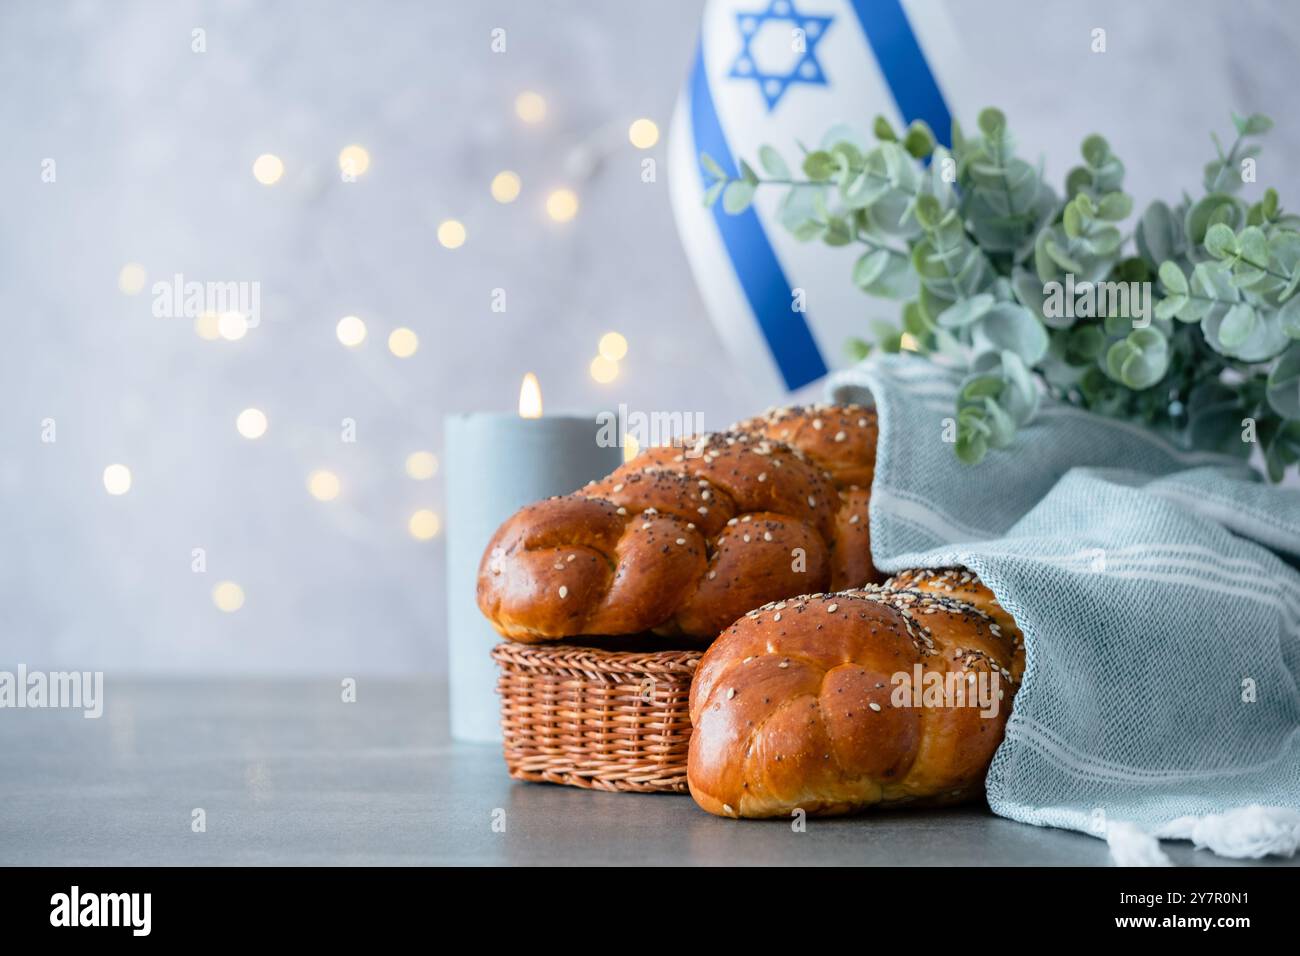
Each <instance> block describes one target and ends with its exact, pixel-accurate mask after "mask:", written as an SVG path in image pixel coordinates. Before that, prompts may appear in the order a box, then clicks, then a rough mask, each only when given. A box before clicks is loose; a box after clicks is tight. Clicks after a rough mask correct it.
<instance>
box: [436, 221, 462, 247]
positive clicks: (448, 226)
mask: <svg viewBox="0 0 1300 956" xmlns="http://www.w3.org/2000/svg"><path fill="white" fill-rule="evenodd" d="M438 241H439V242H440V243H442V245H443V246H444V247H445V248H447V249H459V248H460V247H461V246H463V245H464V244H465V224H464V223H463V222H461V221H460V220H459V219H444V220H443V221H442V222H440V223H439V224H438Z"/></svg>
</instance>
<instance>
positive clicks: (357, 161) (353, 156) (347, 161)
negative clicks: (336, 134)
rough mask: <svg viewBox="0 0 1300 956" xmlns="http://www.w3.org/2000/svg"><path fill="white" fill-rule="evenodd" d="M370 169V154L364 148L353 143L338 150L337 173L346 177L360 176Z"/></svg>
mask: <svg viewBox="0 0 1300 956" xmlns="http://www.w3.org/2000/svg"><path fill="white" fill-rule="evenodd" d="M369 168H370V153H369V152H368V151H367V150H366V148H365V147H364V146H358V145H356V144H355V143H353V144H352V145H351V146H344V147H343V148H342V149H341V150H339V172H341V173H343V174H344V175H348V176H361V175H364V173H365V171H366V170H367V169H369Z"/></svg>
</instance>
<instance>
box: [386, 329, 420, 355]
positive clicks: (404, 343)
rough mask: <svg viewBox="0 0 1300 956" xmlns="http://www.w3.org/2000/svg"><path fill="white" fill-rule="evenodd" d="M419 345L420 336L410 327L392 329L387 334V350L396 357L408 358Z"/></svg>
mask: <svg viewBox="0 0 1300 956" xmlns="http://www.w3.org/2000/svg"><path fill="white" fill-rule="evenodd" d="M419 347H420V337H419V336H418V335H416V334H415V333H414V332H412V331H411V330H410V329H393V331H392V332H390V333H389V334H388V351H390V352H392V353H393V354H394V355H396V356H397V357H398V358H410V357H411V356H412V355H414V354H415V350H416V349H418V348H419Z"/></svg>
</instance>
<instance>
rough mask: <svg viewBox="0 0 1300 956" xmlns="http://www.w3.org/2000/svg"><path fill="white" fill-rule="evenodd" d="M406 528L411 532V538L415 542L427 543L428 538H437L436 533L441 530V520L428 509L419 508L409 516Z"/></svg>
mask: <svg viewBox="0 0 1300 956" xmlns="http://www.w3.org/2000/svg"><path fill="white" fill-rule="evenodd" d="M406 528H407V530H408V531H410V532H411V537H412V538H415V539H416V540H417V541H428V540H429V539H430V538H434V537H437V535H438V531H439V530H441V528H442V519H441V518H439V517H438V516H437V515H436V514H434V513H433V512H432V511H430V510H429V509H427V508H421V509H420V510H419V511H417V512H415V514H413V515H411V520H410V521H408V522H407V523H406Z"/></svg>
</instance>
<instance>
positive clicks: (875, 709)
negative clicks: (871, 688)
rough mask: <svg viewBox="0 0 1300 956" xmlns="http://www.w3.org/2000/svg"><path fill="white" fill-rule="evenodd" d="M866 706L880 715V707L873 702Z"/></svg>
mask: <svg viewBox="0 0 1300 956" xmlns="http://www.w3.org/2000/svg"><path fill="white" fill-rule="evenodd" d="M867 706H868V707H870V708H871V709H872V710H874V711H875V712H876V713H880V705H879V704H877V703H876V702H875V701H874V700H873V701H872V702H871V703H869V704H867Z"/></svg>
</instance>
